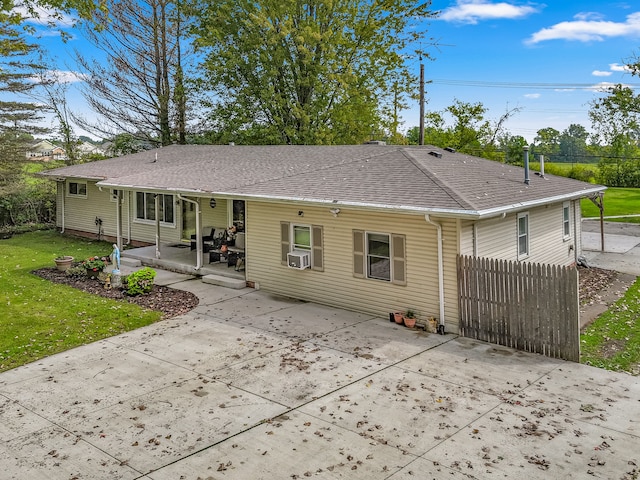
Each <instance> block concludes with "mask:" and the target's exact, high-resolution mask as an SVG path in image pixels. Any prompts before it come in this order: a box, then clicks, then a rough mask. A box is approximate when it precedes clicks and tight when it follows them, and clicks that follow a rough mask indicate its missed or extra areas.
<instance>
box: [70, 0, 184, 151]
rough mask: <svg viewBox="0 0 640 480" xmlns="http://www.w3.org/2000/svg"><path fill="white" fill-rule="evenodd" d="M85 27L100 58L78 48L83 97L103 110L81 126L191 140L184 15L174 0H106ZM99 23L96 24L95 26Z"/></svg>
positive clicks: (165, 141)
mask: <svg viewBox="0 0 640 480" xmlns="http://www.w3.org/2000/svg"><path fill="white" fill-rule="evenodd" d="M105 4H106V7H107V13H102V12H99V11H98V12H97V15H96V16H95V17H94V19H93V21H92V22H90V23H88V24H87V25H86V28H85V29H84V33H85V37H86V38H87V39H88V40H89V42H91V44H93V45H94V46H95V47H96V49H98V50H101V51H102V53H103V55H104V56H105V57H106V61H104V60H103V59H101V58H87V57H85V56H83V55H80V54H78V55H77V59H78V62H79V64H80V66H81V70H83V73H84V74H85V75H86V87H85V89H84V97H85V99H86V100H87V102H88V104H89V106H90V107H91V109H92V110H93V111H94V112H96V113H97V114H98V118H99V120H98V121H97V122H93V121H88V120H87V119H79V120H80V123H81V124H82V126H83V127H84V128H86V129H88V130H90V131H93V132H97V133H101V134H103V135H112V134H115V133H122V132H126V133H129V134H131V135H133V136H135V137H136V138H139V139H140V140H144V141H147V142H151V143H152V144H159V145H169V144H171V143H174V142H178V143H186V129H187V126H186V118H187V114H186V109H187V101H186V98H187V94H186V92H185V89H186V87H185V79H184V76H185V73H184V70H185V69H184V65H183V52H182V50H183V48H184V40H185V36H184V30H185V27H184V25H185V21H184V18H183V12H182V11H181V8H182V7H181V4H180V3H179V2H176V1H174V0H139V1H136V0H107V1H106V2H105ZM96 27H97V28H96Z"/></svg>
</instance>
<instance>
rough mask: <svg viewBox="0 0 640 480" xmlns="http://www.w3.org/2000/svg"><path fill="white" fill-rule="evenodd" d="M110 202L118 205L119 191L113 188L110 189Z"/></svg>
mask: <svg viewBox="0 0 640 480" xmlns="http://www.w3.org/2000/svg"><path fill="white" fill-rule="evenodd" d="M109 201H110V202H113V203H118V190H115V189H113V188H111V189H109Z"/></svg>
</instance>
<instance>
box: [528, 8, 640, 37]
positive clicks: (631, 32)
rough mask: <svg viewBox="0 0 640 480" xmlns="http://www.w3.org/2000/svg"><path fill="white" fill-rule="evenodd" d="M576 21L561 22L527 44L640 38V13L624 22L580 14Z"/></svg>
mask: <svg viewBox="0 0 640 480" xmlns="http://www.w3.org/2000/svg"><path fill="white" fill-rule="evenodd" d="M575 18H576V20H573V21H569V22H560V23H556V24H555V25H552V26H551V27H548V28H543V29H542V30H539V31H537V32H536V33H534V34H533V35H531V37H530V38H529V39H528V40H527V42H526V43H529V44H535V43H539V42H544V41H547V40H576V41H579V42H591V41H603V40H604V39H605V38H611V37H640V12H635V13H632V14H631V15H628V16H627V19H626V21H624V22H608V21H604V20H601V19H599V18H598V19H593V18H594V17H593V15H592V14H591V16H589V17H587V16H585V14H579V15H577V16H576V17H575Z"/></svg>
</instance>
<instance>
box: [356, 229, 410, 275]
mask: <svg viewBox="0 0 640 480" xmlns="http://www.w3.org/2000/svg"><path fill="white" fill-rule="evenodd" d="M405 264H406V262H405V236H404V235H398V234H393V233H377V232H364V231H362V230H354V231H353V274H354V276H356V277H363V278H371V279H375V280H382V281H385V282H391V283H395V284H399V285H406V265H405Z"/></svg>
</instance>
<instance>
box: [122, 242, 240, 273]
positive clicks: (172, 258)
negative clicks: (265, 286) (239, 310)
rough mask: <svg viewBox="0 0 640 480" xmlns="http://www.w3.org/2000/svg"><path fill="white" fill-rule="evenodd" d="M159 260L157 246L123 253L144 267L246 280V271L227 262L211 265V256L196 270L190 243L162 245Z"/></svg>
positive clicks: (193, 252)
mask: <svg viewBox="0 0 640 480" xmlns="http://www.w3.org/2000/svg"><path fill="white" fill-rule="evenodd" d="M158 250H159V253H160V255H159V258H158V257H157V255H156V246H155V245H150V246H147V247H137V248H128V249H124V250H123V251H122V254H121V255H122V258H123V259H133V260H139V261H140V262H141V263H142V264H143V265H147V266H150V267H159V268H163V269H165V270H170V271H173V272H178V273H185V274H187V275H197V276H205V275H218V276H222V277H229V278H234V279H237V280H244V279H245V275H244V269H242V270H240V271H237V270H236V269H235V268H234V267H233V266H229V265H228V264H227V262H211V263H209V262H208V260H209V254H208V253H205V254H204V255H203V257H204V258H203V260H204V262H203V265H202V267H201V268H200V269H196V255H197V250H191V249H190V248H189V244H188V243H173V244H160V248H159V249H158Z"/></svg>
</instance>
